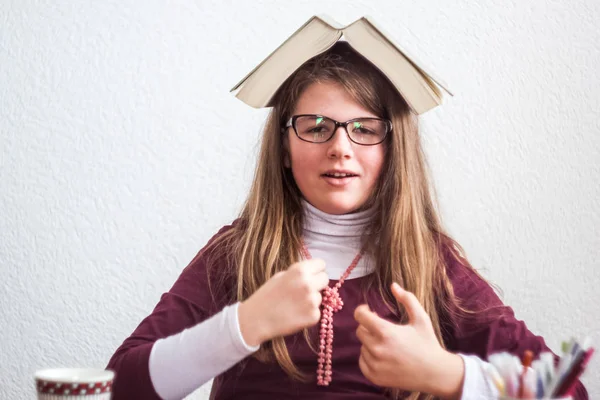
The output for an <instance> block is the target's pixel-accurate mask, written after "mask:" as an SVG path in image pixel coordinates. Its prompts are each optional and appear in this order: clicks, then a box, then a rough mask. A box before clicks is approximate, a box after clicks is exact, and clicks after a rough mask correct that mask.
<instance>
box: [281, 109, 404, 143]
mask: <svg viewBox="0 0 600 400" xmlns="http://www.w3.org/2000/svg"><path fill="white" fill-rule="evenodd" d="M300 117H317V118H325V119H328V120H330V121H332V122H333V123H334V124H335V128H334V129H333V131H332V132H331V136H329V137H328V138H327V139H326V140H323V141H322V142H314V141H312V140H306V139H303V138H301V137H300V135H298V130H297V129H296V121H297V120H298V118H300ZM366 119H367V120H374V121H382V122H385V126H386V131H385V134H384V135H383V137H382V138H381V140H380V141H379V142H377V143H369V144H365V143H360V142H357V141H355V140H353V139H352V137H351V136H350V132H348V124H351V123H353V122H356V121H364V120H366ZM340 126H342V127H344V130H345V131H346V135H347V136H348V139H350V141H351V142H352V143H356V144H358V145H360V146H376V145H378V144H381V143H383V141H384V140H385V139H386V138H387V137H388V135H389V134H390V132H391V131H392V121H390V120H389V119H386V118H374V117H362V118H353V119H349V120H348V121H346V122H339V121H336V120H335V119H333V118H329V117H326V116H324V115H319V114H298V115H294V116H292V117H291V118H290V119H289V120H288V122H287V123H286V124H285V127H284V128H283V129H282V130H281V133H285V131H286V130H287V129H288V128H292V129H293V130H294V133H295V134H296V136H297V137H298V139H300V140H302V141H304V142H308V143H317V144H319V143H326V142H328V141H330V140H331V138H333V136H334V135H335V133H336V132H337V130H338V128H339V127H340Z"/></svg>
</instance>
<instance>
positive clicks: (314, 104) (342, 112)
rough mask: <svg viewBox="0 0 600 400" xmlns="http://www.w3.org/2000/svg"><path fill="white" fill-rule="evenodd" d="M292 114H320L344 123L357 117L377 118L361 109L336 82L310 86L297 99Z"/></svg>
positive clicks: (365, 109) (316, 83)
mask: <svg viewBox="0 0 600 400" xmlns="http://www.w3.org/2000/svg"><path fill="white" fill-rule="evenodd" d="M293 114H320V115H325V116H327V117H330V118H333V119H336V120H338V121H346V120H349V119H353V118H358V117H377V115H375V114H374V113H372V112H371V111H369V110H368V109H367V108H365V107H363V106H362V105H361V104H360V103H358V102H357V101H356V100H354V98H353V97H352V96H351V95H350V93H348V92H347V91H346V89H344V87H343V86H342V85H340V84H339V83H336V82H315V83H312V84H310V85H309V86H308V87H307V88H306V89H305V90H304V91H303V92H302V93H301V94H300V97H299V98H298V101H297V102H296V107H295V108H294V111H293Z"/></svg>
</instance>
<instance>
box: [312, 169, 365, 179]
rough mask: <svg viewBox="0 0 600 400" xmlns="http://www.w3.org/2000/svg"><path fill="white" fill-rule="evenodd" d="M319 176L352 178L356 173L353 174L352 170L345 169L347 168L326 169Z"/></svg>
mask: <svg viewBox="0 0 600 400" xmlns="http://www.w3.org/2000/svg"><path fill="white" fill-rule="evenodd" d="M321 176H324V177H328V178H337V179H343V178H353V177H356V176H358V174H355V173H354V172H352V171H347V170H329V171H326V172H325V173H324V174H322V175H321Z"/></svg>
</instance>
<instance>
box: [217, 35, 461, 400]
mask: <svg viewBox="0 0 600 400" xmlns="http://www.w3.org/2000/svg"><path fill="white" fill-rule="evenodd" d="M323 81H327V82H336V83H338V84H340V85H342V86H343V87H344V88H345V89H346V90H347V91H348V93H349V94H350V95H351V96H352V97H353V98H354V99H355V101H357V102H358V103H360V104H361V105H362V106H363V107H365V108H367V109H368V110H370V111H372V112H373V113H375V114H376V115H379V116H380V117H383V118H388V119H390V120H391V121H392V124H393V131H392V133H391V135H390V137H388V138H387V139H386V142H384V145H385V146H386V150H385V161H384V166H383V168H382V171H384V172H383V173H382V174H381V176H380V178H379V181H378V183H377V186H376V189H375V191H374V193H373V195H372V196H371V198H370V200H369V201H368V203H369V207H373V208H374V217H373V220H372V223H371V226H370V227H369V229H368V231H369V232H372V233H371V234H370V235H371V237H366V236H365V238H364V243H365V244H366V245H367V252H368V253H369V254H370V256H371V257H373V259H374V260H375V265H376V267H375V268H376V270H375V273H374V274H372V275H371V281H370V282H369V287H373V286H374V287H376V288H377V289H378V290H379V292H380V293H381V296H382V298H383V299H384V301H386V303H387V304H389V305H391V304H394V307H396V310H397V311H399V310H401V309H402V307H401V306H400V305H399V304H397V303H396V301H395V299H394V298H393V297H392V296H391V293H390V291H389V287H390V285H391V283H392V282H398V283H399V284H400V285H401V286H402V287H404V288H405V289H406V290H408V291H410V292H413V293H414V294H415V296H416V297H417V299H418V300H419V302H420V303H421V304H422V306H423V308H424V309H425V311H426V312H427V314H428V315H429V317H430V318H431V322H432V324H433V327H434V330H435V334H436V336H437V338H438V340H439V342H440V343H441V345H442V346H444V342H443V338H442V328H441V314H442V313H445V312H451V307H450V306H451V305H454V304H455V299H454V295H453V291H452V287H451V284H450V282H449V279H448V277H447V275H446V272H445V268H444V257H443V256H442V254H441V246H442V244H449V248H450V249H451V251H453V252H454V251H457V252H458V251H462V249H461V248H460V246H458V244H456V243H455V242H454V241H453V240H452V239H450V238H449V236H448V235H447V234H446V233H445V232H444V231H443V229H442V227H441V223H440V220H439V217H438V213H437V211H436V208H435V207H434V200H433V196H432V194H434V193H433V189H432V188H430V185H429V178H428V172H427V165H426V162H425V157H424V154H423V150H422V147H421V142H420V137H419V133H418V120H417V116H416V115H415V114H414V113H413V112H411V110H410V109H409V107H408V105H407V103H406V102H405V101H404V100H403V99H402V97H401V96H400V95H399V94H398V92H397V91H396V90H395V89H393V87H392V85H391V83H390V82H389V81H388V80H387V78H386V77H385V76H384V75H383V74H382V73H381V72H380V71H379V70H378V69H377V68H375V67H374V66H373V65H372V64H371V63H370V62H368V61H367V60H366V59H364V58H363V57H362V56H360V55H359V54H358V53H356V52H354V51H353V50H352V49H351V48H350V47H349V46H348V45H346V44H345V43H343V42H339V43H338V44H336V45H335V46H334V47H332V48H331V49H330V50H329V51H327V52H325V53H323V54H321V55H319V56H316V57H315V58H313V59H311V60H309V61H308V62H307V63H305V64H304V65H303V66H302V67H301V68H300V69H299V70H297V71H296V72H295V73H294V74H293V75H292V76H291V77H290V78H289V79H288V80H287V81H286V82H285V84H284V85H283V86H282V87H281V88H280V90H279V91H278V93H277V94H276V97H275V102H274V104H275V106H274V107H273V109H272V110H271V112H270V114H269V116H268V118H267V121H266V125H265V127H264V132H263V136H262V143H261V147H260V153H259V156H258V162H257V165H256V170H255V175H254V180H253V182H252V186H251V189H250V193H249V195H248V198H247V200H246V202H245V204H244V206H243V209H242V211H241V213H240V216H239V221H238V223H237V224H234V227H233V228H232V229H230V230H229V231H227V232H226V233H225V234H223V235H222V236H220V237H219V238H218V239H217V240H216V241H215V242H213V244H212V248H213V249H214V250H217V251H216V252H213V254H214V255H216V256H226V257H228V263H227V264H228V265H229V266H231V268H232V271H231V273H232V274H233V278H234V279H235V284H236V285H237V290H236V293H235V298H234V299H233V300H237V301H243V300H245V299H247V298H248V297H249V296H250V295H252V294H253V293H254V292H255V291H256V290H257V289H258V288H259V287H260V286H261V285H263V284H264V283H265V282H266V281H267V280H268V279H269V278H270V277H272V276H273V275H274V274H275V273H277V272H279V271H283V270H285V269H287V267H288V266H290V265H291V264H293V263H294V262H297V261H299V254H300V246H301V235H302V220H303V211H302V205H301V197H302V194H301V192H300V190H299V189H298V187H297V186H296V183H295V182H294V179H293V177H292V174H291V171H290V169H289V168H286V167H285V166H284V162H283V160H284V157H285V151H286V150H285V148H284V143H283V135H282V126H284V124H285V121H286V120H287V119H289V118H290V117H291V114H292V112H293V110H294V107H295V103H296V101H297V99H298V98H299V96H300V95H301V93H302V92H303V90H305V89H306V88H307V87H308V86H309V85H310V84H312V83H314V82H323ZM374 243H376V246H374V245H371V246H369V244H374ZM453 309H454V308H453ZM399 314H401V315H406V313H400V312H399ZM306 332H307V331H306V330H305V336H306V337H307V339H308V336H307V335H306ZM309 345H310V341H309ZM255 357H257V358H258V359H259V360H263V361H268V360H273V359H275V360H276V361H277V362H278V363H279V365H280V366H281V368H283V369H284V370H285V371H286V372H287V373H288V375H290V376H291V377H293V378H295V379H299V380H306V378H307V377H306V376H304V375H303V374H302V373H301V372H300V370H299V369H298V368H297V367H296V366H295V365H294V363H293V362H292V360H291V358H290V356H289V352H288V350H287V347H286V345H285V342H284V339H283V338H282V337H279V338H275V339H273V340H271V341H270V342H268V343H265V344H263V345H262V346H261V349H260V350H259V351H258V352H257V353H255ZM392 392H393V393H392V394H393V396H394V397H398V396H399V394H400V391H398V390H393V391H392ZM419 396H423V398H431V396H425V395H421V394H420V393H413V394H411V396H410V398H412V399H416V398H419Z"/></svg>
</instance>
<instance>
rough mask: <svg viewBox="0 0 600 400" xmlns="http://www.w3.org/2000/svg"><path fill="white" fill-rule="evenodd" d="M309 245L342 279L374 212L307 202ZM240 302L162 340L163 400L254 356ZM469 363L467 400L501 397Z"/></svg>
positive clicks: (364, 270) (155, 353)
mask: <svg viewBox="0 0 600 400" xmlns="http://www.w3.org/2000/svg"><path fill="white" fill-rule="evenodd" d="M303 209H304V226H303V229H304V231H303V237H304V242H305V244H306V246H307V248H308V250H309V251H310V253H311V256H312V257H313V258H321V259H323V260H324V261H325V264H326V272H327V275H328V276H329V279H333V280H338V279H339V278H340V277H341V275H342V274H343V273H344V272H345V271H346V269H347V268H348V266H349V265H350V263H351V262H352V260H353V259H354V257H355V256H356V254H357V253H358V251H360V239H361V235H362V234H363V232H364V231H365V229H366V227H367V224H368V222H369V218H370V216H371V215H372V214H371V211H370V210H367V211H362V212H357V213H352V214H345V215H332V214H327V213H324V212H323V211H321V210H319V209H317V208H316V207H314V206H312V205H311V204H310V203H308V202H306V201H303ZM372 271H373V265H372V261H371V259H370V258H369V257H368V256H364V257H362V258H361V260H360V261H359V263H358V264H357V266H356V267H355V268H354V270H353V271H352V272H351V274H350V275H349V276H348V278H347V279H354V278H359V277H362V276H365V275H368V274H370V273H371V272H372ZM238 306H239V303H237V304H233V305H231V306H227V307H225V308H224V309H223V310H222V311H221V312H219V313H217V314H215V315H214V316H212V317H211V318H209V319H207V320H205V321H203V322H201V323H199V324H197V325H195V326H193V327H191V328H188V329H185V330H184V331H182V332H180V333H178V334H175V335H172V336H169V337H167V338H164V339H159V340H157V341H156V342H155V343H154V345H153V346H152V351H151V353H150V359H149V365H148V368H149V372H150V379H151V380H152V384H153V386H154V389H155V390H156V393H157V394H158V395H159V396H160V397H161V398H163V399H181V398H183V397H185V396H187V395H188V394H190V393H192V392H193V391H194V390H196V389H197V388H199V387H200V386H202V385H203V384H205V383H206V382H208V381H209V380H211V379H213V378H214V377H216V376H217V375H219V374H220V373H222V372H224V371H226V370H227V369H229V368H231V367H232V366H233V365H235V364H236V363H238V362H239V361H241V360H242V359H244V358H245V357H247V356H249V355H250V354H252V353H253V352H255V351H256V350H258V348H259V347H258V346H256V347H252V346H249V345H248V344H246V342H245V341H244V338H243V337H242V333H241V330H240V325H239V320H238V314H237V310H238ZM461 357H462V358H463V361H464V363H465V379H464V382H463V391H462V397H461V398H462V399H463V400H479V399H495V398H497V397H498V392H497V391H496V389H495V388H494V387H493V385H491V384H490V383H489V382H488V381H487V379H486V374H485V372H484V368H485V364H486V363H485V362H484V361H482V360H480V359H479V358H477V357H475V356H465V355H462V354H461Z"/></svg>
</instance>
